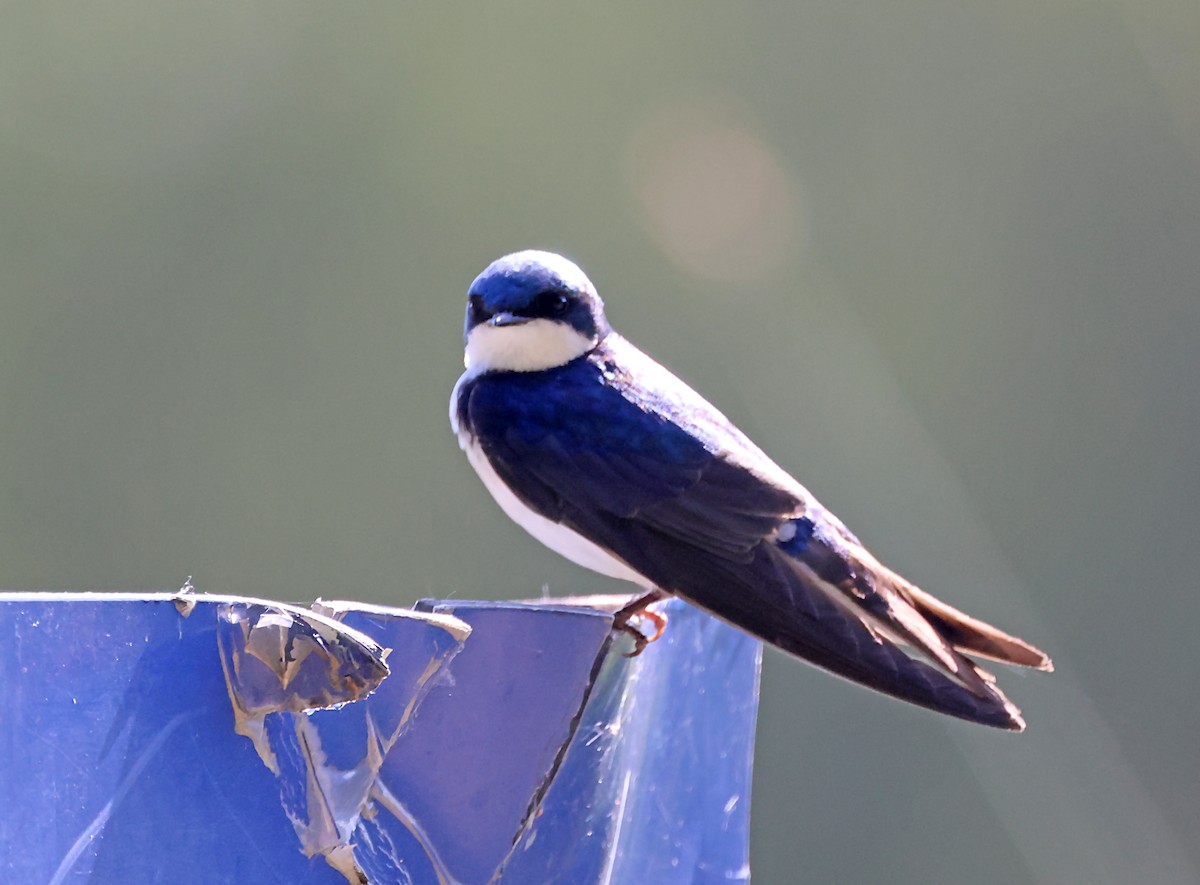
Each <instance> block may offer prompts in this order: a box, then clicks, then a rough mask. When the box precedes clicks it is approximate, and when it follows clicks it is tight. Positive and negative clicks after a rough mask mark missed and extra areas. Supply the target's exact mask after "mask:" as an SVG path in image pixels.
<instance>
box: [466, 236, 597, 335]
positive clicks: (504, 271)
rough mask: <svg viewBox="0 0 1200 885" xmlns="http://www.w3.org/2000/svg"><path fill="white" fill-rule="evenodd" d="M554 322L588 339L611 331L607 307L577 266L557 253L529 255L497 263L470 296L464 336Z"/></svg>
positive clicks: (531, 252) (473, 286)
mask: <svg viewBox="0 0 1200 885" xmlns="http://www.w3.org/2000/svg"><path fill="white" fill-rule="evenodd" d="M538 319H544V320H551V321H553V322H557V323H564V324H566V325H568V326H571V327H572V328H573V329H575V330H576V331H577V332H579V333H580V334H581V335H583V336H584V337H585V338H589V339H595V340H598V339H600V338H602V337H604V335H605V334H606V333H607V332H608V328H609V327H608V321H607V320H606V319H605V317H604V303H603V302H602V301H601V300H600V296H599V295H597V294H596V288H595V287H594V286H593V285H592V282H591V280H589V279H588V278H587V276H586V275H585V274H584V273H583V271H582V270H580V269H579V267H578V266H577V265H575V264H574V263H573V262H571V261H569V260H568V259H566V258H563V257H562V256H561V255H557V254H555V253H553V252H540V251H537V250H533V249H530V250H527V251H524V252H514V253H512V254H511V255H505V256H504V257H503V258H498V259H497V260H496V261H493V262H492V263H491V264H489V265H488V266H487V268H486V269H485V270H484V272H483V273H481V274H480V275H479V276H477V277H476V278H475V282H473V283H471V288H470V289H469V290H468V292H467V315H466V321H465V322H464V324H463V335H464V337H465V336H467V335H469V334H470V333H471V330H472V329H474V328H475V327H476V326H478V325H481V324H484V323H490V324H492V325H505V324H510V323H519V322H522V321H528V320H538Z"/></svg>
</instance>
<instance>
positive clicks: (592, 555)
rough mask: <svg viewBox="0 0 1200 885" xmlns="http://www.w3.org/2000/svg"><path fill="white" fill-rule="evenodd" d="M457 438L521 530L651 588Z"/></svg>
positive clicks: (586, 563)
mask: <svg viewBox="0 0 1200 885" xmlns="http://www.w3.org/2000/svg"><path fill="white" fill-rule="evenodd" d="M457 394H458V389H457V387H456V388H455V401H456V400H457V398H458V397H457ZM453 402H454V401H452V403H453ZM453 412H454V407H453V405H452V406H451V413H453ZM458 441H459V445H461V446H462V448H463V451H464V452H466V453H467V460H468V461H469V462H470V463H471V466H472V467H474V468H475V472H476V473H478V474H479V478H480V479H481V480H483V484H484V486H486V487H487V490H488V491H489V492H490V493H491V495H492V497H493V498H495V499H496V503H497V504H499V505H500V509H501V510H503V511H504V512H505V513H506V514H507V515H508V518H509V519H511V520H512V521H513V522H515V523H516V524H517V525H519V526H520V527H521V528H523V529H525V531H527V532H529V534H531V535H533V536H534V537H535V538H537V539H538V540H539V541H541V542H542V543H543V544H545V545H546V546H547V547H549V548H550V549H551V550H553V551H554V552H555V553H558V554H559V555H561V556H565V557H566V558H567V559H569V560H571V562H573V563H575V564H576V565H581V566H583V567H584V568H586V569H591V570H592V571H594V572H599V573H600V574H602V575H606V576H607V577H610V578H617V579H618V580H621V581H630V582H632V583H634V584H637V585H638V586H639V587H644V588H646V589H648V590H649V589H652V588H653V583H652V582H651V581H648V580H647V579H646V578H645V577H643V576H642V575H640V574H638V573H637V572H636V571H634V570H633V569H631V568H630V567H629V566H628V565H626V564H625V563H623V562H621V560H619V559H617V558H616V557H615V556H613V555H612V554H611V553H608V552H607V551H605V550H604V549H603V548H601V547H599V546H597V545H596V544H593V543H592V542H591V541H589V540H588V539H587V538H585V537H583V535H581V534H579V533H578V532H576V531H575V530H574V529H570V528H567V527H566V526H565V525H562V524H561V523H557V522H553V521H551V520H549V519H546V517H544V516H542V515H541V514H540V513H535V512H534V511H533V510H532V509H530V507H529V506H528V505H526V504H525V502H523V501H522V500H521V499H520V498H518V497H517V496H516V495H515V494H513V491H512V489H510V488H509V487H508V486H507V485H505V483H504V481H503V480H502V479H500V477H499V476H498V475H497V474H496V471H495V469H494V468H493V467H492V465H491V462H489V461H488V458H487V455H485V454H484V452H483V449H481V448H480V447H479V443H477V442H475V440H473V439H469V438H466V435H465V434H462V433H460V434H459V436H458Z"/></svg>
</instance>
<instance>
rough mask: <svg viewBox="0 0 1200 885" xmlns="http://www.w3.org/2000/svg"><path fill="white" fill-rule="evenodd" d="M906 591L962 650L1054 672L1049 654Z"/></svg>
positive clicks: (927, 597)
mask: <svg viewBox="0 0 1200 885" xmlns="http://www.w3.org/2000/svg"><path fill="white" fill-rule="evenodd" d="M906 590H907V592H908V596H909V597H910V598H911V600H912V603H913V605H915V606H916V607H917V609H918V610H919V611H920V612H921V614H922V615H924V616H925V619H926V620H927V621H929V622H930V623H931V624H932V625H933V626H934V628H935V629H936V630H937V631H938V632H939V633H940V634H941V635H942V636H944V637H945V638H946V640H947V641H949V642H950V643H951V644H952V645H953V646H954V647H955V648H956V649H958V650H959V651H961V652H964V653H966V654H971V655H975V656H976V657H981V658H987V659H988V660H991V661H999V662H1000V663H1003V664H1013V665H1015V666H1018V667H1033V668H1034V669H1035V670H1044V671H1046V672H1051V671H1053V670H1054V662H1053V661H1051V660H1050V657H1049V655H1047V654H1046V653H1045V652H1044V651H1042V650H1041V649H1039V648H1036V647H1035V646H1032V645H1030V644H1029V643H1028V642H1026V641H1025V640H1023V639H1018V638H1017V637H1015V636H1010V635H1009V634H1008V633H1005V632H1004V631H1003V630H1000V629H998V628H996V627H993V626H992V625H991V624H985V623H984V622H983V621H980V620H979V619H977V618H972V617H971V616H970V615H967V614H964V613H963V612H960V611H959V610H958V609H956V608H954V607H953V606H949V605H947V604H946V603H944V602H942V601H941V600H940V599H935V598H934V597H933V596H930V595H929V594H928V593H926V592H925V591H924V590H922V589H921V588H920V587H914V586H913V585H912V584H909V585H908V586H907V587H906Z"/></svg>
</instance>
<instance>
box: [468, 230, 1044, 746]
mask: <svg viewBox="0 0 1200 885" xmlns="http://www.w3.org/2000/svg"><path fill="white" fill-rule="evenodd" d="M564 296H565V298H566V300H567V301H568V302H569V303H567V304H562V303H561V298H562V297H564ZM580 310H583V311H586V312H587V313H588V314H590V316H591V318H592V319H591V322H590V323H589V322H581V321H580V320H579V319H578V316H577V314H578V312H579V311H580ZM522 327H524V328H522ZM518 330H519V331H518ZM513 332H516V334H515V335H514V334H513ZM466 334H467V351H468V358H469V360H470V361H471V362H470V364H469V366H468V371H467V373H466V374H465V375H464V376H463V378H462V379H460V381H459V384H458V386H457V387H456V388H455V397H454V400H453V401H452V403H451V416H452V421H453V422H454V423H455V426H456V430H457V432H458V434H459V439H460V442H461V443H462V444H463V446H464V448H465V449H467V451H468V455H469V456H470V457H471V459H472V464H473V465H474V466H475V467H476V469H477V470H478V471H479V472H480V475H481V476H483V477H484V480H485V483H487V484H488V487H489V489H490V490H491V491H492V493H493V495H495V496H496V497H497V500H498V501H500V502H501V505H502V506H503V507H504V508H505V510H506V512H508V513H509V515H510V516H513V518H514V519H516V520H517V521H518V522H521V523H522V524H523V525H525V527H526V528H528V529H529V530H530V531H531V532H532V533H533V534H535V536H537V537H539V539H541V540H543V541H544V542H545V543H548V544H550V545H551V546H554V547H556V548H558V549H560V551H561V552H563V553H564V555H567V556H569V557H570V558H572V559H574V560H575V561H577V562H581V563H584V564H588V565H589V566H590V567H593V568H597V566H596V565H594V564H592V562H591V561H589V560H587V559H586V557H583V556H581V555H579V554H578V551H577V550H576V551H572V550H567V549H563V548H564V547H565V546H569V545H570V544H572V543H574V539H576V538H582V539H584V540H585V542H586V543H588V544H590V545H594V546H595V547H596V548H599V550H601V551H603V552H604V553H606V554H607V555H609V556H611V557H612V558H613V559H614V560H615V561H616V562H617V563H619V564H620V565H619V568H625V570H626V571H627V572H628V574H624V573H622V574H621V576H623V577H627V578H628V579H630V580H634V581H637V582H638V583H639V584H641V585H642V586H643V587H645V588H657V589H661V590H663V591H666V592H669V593H674V594H677V595H679V596H682V597H684V598H685V599H687V600H689V601H690V602H692V603H694V604H696V605H698V606H700V607H701V608H704V609H706V610H708V611H710V612H712V613H713V614H716V615H718V616H719V617H722V618H724V619H725V620H727V621H730V622H731V623H733V624H735V625H737V626H739V627H741V628H743V629H745V630H747V631H748V632H750V633H753V634H754V635H756V636H759V637H761V638H762V639H764V640H765V641H767V642H770V643H771V644H773V645H776V646H777V647H779V648H781V649H783V650H785V651H787V652H790V653H792V654H794V655H797V656H798V657H801V658H803V659H804V660H807V661H809V662H811V663H814V664H816V665H818V666H820V667H823V668H825V669H827V670H830V671H832V672H834V673H837V674H838V675H841V676H844V677H846V678H849V679H852V680H854V681H856V682H859V683H861V684H863V685H866V686H869V687H871V688H874V689H877V690H879V691H882V692H885V693H887V694H890V695H892V696H894V697H898V698H901V699H904V700H907V701H910V702H912V703H916V704H920V705H922V706H925V707H929V708H931V709H934V710H938V711H940V712H944V713H948V714H950V715H953V716H959V717H961V718H964V719H970V720H973V721H976V722H982V723H985V724H988V725H994V726H998V727H1002V728H1010V729H1020V728H1021V727H1023V724H1024V723H1023V721H1022V720H1021V718H1020V714H1019V712H1018V711H1017V710H1016V708H1015V707H1013V706H1012V704H1010V703H1009V702H1008V700H1007V699H1006V698H1005V697H1004V695H1003V694H1002V693H1001V692H1000V691H999V690H998V689H997V688H996V687H995V685H994V684H993V681H992V680H991V677H990V676H988V675H987V674H986V673H984V672H983V671H982V670H980V669H979V668H978V667H977V666H976V665H975V664H974V663H973V662H972V661H970V660H969V659H967V658H966V657H965V656H964V655H963V652H964V651H966V652H970V653H974V654H979V655H983V656H987V657H992V658H996V659H999V660H1004V661H1007V662H1010V663H1018V664H1024V665H1029V666H1036V667H1041V668H1044V669H1048V668H1049V660H1048V659H1047V658H1046V657H1045V656H1044V655H1042V654H1041V653H1040V652H1038V651H1037V650H1036V649H1033V648H1032V647H1030V646H1028V645H1026V644H1025V643H1023V642H1021V641H1020V640H1017V639H1014V638H1013V637H1010V636H1007V635H1006V634H1004V633H1002V632H1001V631H999V630H996V629H995V628H992V627H989V626H988V625H986V624H982V623H981V622H978V621H975V620H973V619H970V618H967V617H966V616H965V615H962V614H961V613H960V612H957V611H955V610H954V609H952V608H950V607H949V606H945V605H944V604H942V603H939V602H937V601H936V600H934V599H932V597H929V596H928V595H927V594H925V593H923V592H922V591H920V590H919V589H918V588H916V587H914V586H913V585H911V584H909V583H908V582H906V581H904V580H903V579H902V578H900V577H899V576H898V575H895V574H894V573H893V572H890V571H889V570H887V569H885V568H884V567H883V566H881V565H879V563H878V562H877V561H876V560H875V559H874V558H873V557H872V556H871V555H870V554H869V553H868V552H867V551H866V550H865V548H863V546H862V545H861V543H860V542H859V541H858V539H857V538H855V537H854V536H853V535H852V534H851V533H850V532H849V531H848V530H847V529H846V528H845V526H843V525H842V524H841V522H840V521H838V520H837V518H836V517H834V516H833V515H832V514H831V513H829V512H828V511H827V510H825V509H824V508H823V507H822V506H821V505H820V504H819V503H818V502H817V501H816V500H815V499H814V498H813V497H812V495H811V494H809V493H808V492H807V490H805V489H804V487H803V486H801V485H800V484H799V483H797V482H796V481H795V480H794V479H792V478H791V477H790V476H788V475H787V474H786V473H785V472H784V471H783V470H782V469H780V468H779V467H778V466H777V465H776V464H774V462H772V461H771V460H770V459H769V458H767V456H766V455H764V454H763V453H762V452H761V451H760V450H759V449H758V448H757V447H756V446H755V445H754V444H753V443H752V442H750V440H748V439H747V438H746V437H745V436H744V435H743V434H742V433H741V432H740V431H738V430H737V428H735V427H734V426H733V425H732V424H731V423H730V422H729V421H728V420H727V419H726V418H725V417H724V416H723V415H722V414H721V413H720V412H719V411H717V410H716V409H715V408H714V407H713V406H711V405H710V404H709V403H707V402H706V401H705V400H704V399H703V398H701V397H700V396H699V395H698V394H696V393H695V391H693V390H692V389H691V388H689V387H688V386H687V385H685V384H684V383H683V382H681V381H680V380H679V379H678V378H676V377H675V376H674V375H672V374H671V373H670V372H668V371H667V370H666V369H664V368H663V367H662V366H660V365H658V364H657V363H655V362H654V361H653V360H651V359H650V358H649V357H647V356H646V355H645V354H643V353H642V352H641V351H639V350H638V349H637V348H636V347H634V346H633V345H632V344H630V343H629V342H628V341H626V340H625V339H623V338H622V337H620V336H619V335H617V334H616V333H614V332H612V331H611V330H609V327H608V323H607V320H606V319H605V318H604V314H603V306H602V304H601V302H600V300H599V298H598V297H597V296H596V294H595V291H594V289H593V288H592V287H591V283H590V282H588V281H587V278H586V277H584V276H583V275H582V272H580V271H578V268H575V266H574V265H572V264H570V263H569V262H566V260H565V259H562V258H561V257H559V256H554V255H550V254H549V253H517V255H515V256H507V257H506V258H505V259H501V261H499V262H497V263H496V264H494V265H493V266H492V267H490V268H489V269H488V270H487V271H485V272H484V273H483V274H482V275H481V276H480V277H479V278H478V279H477V280H476V281H475V283H474V284H473V285H472V287H471V290H470V293H469V304H468V314H467V321H466ZM501 336H503V337H501ZM518 342H519V343H520V344H521V345H522V347H520V348H514V346H513V345H514V344H516V343H518ZM539 353H541V354H548V355H553V356H552V357H551V356H547V357H546V358H545V359H540V360H539V359H538V358H537V355H538V354H539ZM472 354H473V356H472ZM511 364H519V365H520V366H521V370H520V371H514V370H512V369H511V368H508V367H507V366H508V365H511ZM522 508H524V509H522ZM598 570H602V571H605V573H606V574H618V571H617V570H610V569H603V568H598ZM902 645H903V646H907V647H909V648H911V649H913V650H915V651H916V652H918V653H919V654H920V656H921V657H923V658H925V659H926V660H917V659H916V658H914V657H911V656H910V655H909V654H907V653H906V652H905V651H904V650H903V648H902V647H901V646H902ZM926 661H927V662H926Z"/></svg>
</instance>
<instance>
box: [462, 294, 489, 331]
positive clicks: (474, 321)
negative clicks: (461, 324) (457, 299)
mask: <svg viewBox="0 0 1200 885" xmlns="http://www.w3.org/2000/svg"><path fill="white" fill-rule="evenodd" d="M467 314H468V315H469V316H470V318H471V325H472V326H478V325H479V324H480V323H483V322H487V318H488V316H489V314H488V311H487V308H486V307H484V306H483V298H481V297H480V296H479V295H472V296H470V297H469V298H467Z"/></svg>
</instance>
